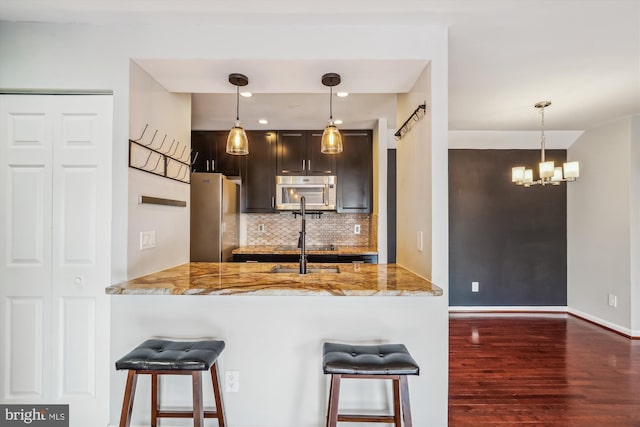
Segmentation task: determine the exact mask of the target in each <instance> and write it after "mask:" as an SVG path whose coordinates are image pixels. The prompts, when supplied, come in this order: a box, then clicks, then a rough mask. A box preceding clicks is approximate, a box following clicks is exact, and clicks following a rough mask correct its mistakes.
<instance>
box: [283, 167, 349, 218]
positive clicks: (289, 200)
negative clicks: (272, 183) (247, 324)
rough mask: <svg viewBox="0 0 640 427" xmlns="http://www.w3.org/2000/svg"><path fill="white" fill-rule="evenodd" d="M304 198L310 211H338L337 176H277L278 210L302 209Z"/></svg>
mask: <svg viewBox="0 0 640 427" xmlns="http://www.w3.org/2000/svg"><path fill="white" fill-rule="evenodd" d="M302 196H304V200H305V205H306V208H307V209H308V210H323V211H335V210H336V177H335V176H277V177H276V209H278V210H283V211H286V210H297V209H300V198H301V197H302Z"/></svg>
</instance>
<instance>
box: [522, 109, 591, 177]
mask: <svg viewBox="0 0 640 427" xmlns="http://www.w3.org/2000/svg"><path fill="white" fill-rule="evenodd" d="M549 105H551V101H540V102H538V103H536V104H535V107H536V108H539V109H540V112H541V115H542V136H541V137H540V163H539V165H538V170H539V175H540V178H539V179H537V180H535V181H534V180H533V169H527V168H526V167H525V166H516V167H514V168H511V181H512V182H513V183H514V184H516V185H522V186H524V187H531V186H532V185H547V184H551V185H560V183H561V182H571V181H575V180H576V178H578V177H580V165H579V163H578V162H566V163H565V164H564V165H562V167H560V166H558V167H555V165H554V164H553V161H550V162H548V161H546V159H545V156H544V149H545V146H544V145H545V137H544V109H545V107H548V106H549Z"/></svg>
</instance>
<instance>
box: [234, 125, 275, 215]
mask: <svg viewBox="0 0 640 427" xmlns="http://www.w3.org/2000/svg"><path fill="white" fill-rule="evenodd" d="M247 138H248V139H249V154H248V155H246V156H240V157H242V162H241V166H242V167H241V172H240V176H241V177H242V187H241V188H242V191H241V192H242V196H241V197H242V203H241V210H242V212H245V213H271V212H275V195H276V190H275V187H276V133H275V132H264V131H247Z"/></svg>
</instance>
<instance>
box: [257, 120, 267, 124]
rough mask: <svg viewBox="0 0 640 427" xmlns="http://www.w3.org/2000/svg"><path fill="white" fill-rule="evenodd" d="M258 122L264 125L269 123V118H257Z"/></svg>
mask: <svg viewBox="0 0 640 427" xmlns="http://www.w3.org/2000/svg"><path fill="white" fill-rule="evenodd" d="M258 123H260V124H261V125H266V124H268V123H269V120H267V119H259V120H258Z"/></svg>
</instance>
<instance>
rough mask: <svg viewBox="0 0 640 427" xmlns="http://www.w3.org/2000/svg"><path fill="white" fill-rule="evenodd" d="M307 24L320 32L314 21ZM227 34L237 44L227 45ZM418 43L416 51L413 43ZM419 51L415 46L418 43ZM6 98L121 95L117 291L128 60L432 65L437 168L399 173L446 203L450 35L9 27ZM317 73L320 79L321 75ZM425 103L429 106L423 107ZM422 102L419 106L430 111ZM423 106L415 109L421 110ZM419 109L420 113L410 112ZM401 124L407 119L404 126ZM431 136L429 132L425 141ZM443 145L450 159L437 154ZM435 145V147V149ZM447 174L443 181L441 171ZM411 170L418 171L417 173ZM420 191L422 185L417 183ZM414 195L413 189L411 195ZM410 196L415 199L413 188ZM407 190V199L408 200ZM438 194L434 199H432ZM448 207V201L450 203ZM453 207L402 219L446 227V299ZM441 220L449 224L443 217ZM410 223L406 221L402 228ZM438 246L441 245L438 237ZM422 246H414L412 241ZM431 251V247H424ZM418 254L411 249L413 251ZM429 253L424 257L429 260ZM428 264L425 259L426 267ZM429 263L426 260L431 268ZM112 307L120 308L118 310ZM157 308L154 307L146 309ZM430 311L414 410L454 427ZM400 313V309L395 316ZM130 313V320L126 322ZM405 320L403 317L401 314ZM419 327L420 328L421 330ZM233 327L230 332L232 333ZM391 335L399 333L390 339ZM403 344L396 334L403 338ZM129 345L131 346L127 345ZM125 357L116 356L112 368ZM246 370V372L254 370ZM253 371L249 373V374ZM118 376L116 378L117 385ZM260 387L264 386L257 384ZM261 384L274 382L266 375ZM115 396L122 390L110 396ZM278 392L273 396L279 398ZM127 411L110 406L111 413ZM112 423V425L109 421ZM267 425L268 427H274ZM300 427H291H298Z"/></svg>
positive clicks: (442, 249)
mask: <svg viewBox="0 0 640 427" xmlns="http://www.w3.org/2000/svg"><path fill="white" fill-rule="evenodd" d="M309 21H310V22H315V21H313V20H309ZM230 34H232V35H233V37H232V38H230ZM416 40H419V41H420V42H419V43H416V42H415V41H416ZM257 41H259V43H257ZM411 41H413V42H411ZM0 58H2V66H1V67H0V88H7V89H18V88H43V89H77V90H86V89H104V90H112V91H113V93H114V129H113V137H114V144H113V146H114V151H113V163H114V170H113V197H114V198H113V206H112V211H113V229H112V233H113V234H112V252H113V264H112V271H111V273H112V281H113V282H118V281H120V280H122V279H124V278H125V277H126V273H127V250H128V245H127V220H128V176H129V174H128V168H127V163H128V162H127V157H128V156H127V153H128V138H129V135H130V134H129V71H130V70H129V66H130V59H131V58H216V59H221V58H222V59H225V58H227V59H235V58H240V59H246V58H250V59H256V60H259V59H261V58H274V59H289V58H293V59H295V58H308V59H314V58H327V59H334V60H335V59H337V60H340V59H344V60H353V58H362V59H394V58H397V59H405V58H411V59H416V58H418V59H420V58H422V59H428V60H431V61H432V62H431V63H432V71H431V84H432V87H433V91H434V92H433V97H432V98H433V99H432V100H433V105H434V106H435V109H434V110H433V115H432V120H433V136H434V141H437V144H438V150H440V152H438V153H437V155H436V154H435V153H436V151H437V150H435V149H434V157H433V162H434V164H436V165H435V166H434V167H433V168H431V169H432V170H433V171H434V173H435V174H437V175H434V176H431V175H425V174H424V171H423V169H422V166H423V163H422V162H423V160H424V159H420V160H419V161H411V162H409V163H407V164H400V168H402V169H403V170H405V171H407V172H408V173H410V174H413V173H414V172H415V174H416V176H419V181H420V182H421V183H422V185H423V186H424V185H425V184H426V185H427V186H429V187H431V186H434V187H437V188H436V189H434V190H433V194H434V197H435V196H436V193H438V194H442V193H444V194H445V195H446V191H447V179H446V163H447V160H446V129H447V92H446V88H447V29H446V28H443V27H429V26H420V25H415V26H413V25H404V24H398V25H391V24H389V25H384V24H380V23H372V24H367V22H366V18H364V17H363V18H362V20H361V21H360V22H359V23H358V24H357V25H353V24H350V25H342V26H340V25H335V26H330V27H328V26H327V24H326V23H325V22H324V21H323V22H321V23H318V24H308V25H302V24H301V25H286V26H283V25H278V26H276V25H273V26H272V25H269V24H268V23H265V24H263V25H247V26H246V27H242V24H239V23H237V22H234V23H233V25H232V24H228V25H214V24H212V23H206V24H201V23H183V24H181V23H180V22H176V23H173V24H171V25H167V24H166V23H165V24H162V25H157V26H154V25H145V24H138V25H124V24H122V25H108V24H105V25H74V24H67V25H57V24H35V23H8V22H2V25H0ZM318 72H319V73H321V72H322V71H321V70H319V71H318ZM423 100H424V99H423ZM423 100H421V101H423ZM416 105H417V104H416ZM412 108H415V105H414V106H413V107H412ZM403 120H404V118H403ZM425 134H426V132H425ZM442 143H444V156H443V155H442V150H441V149H440V144H442ZM432 144H433V142H432ZM441 168H445V169H444V171H445V173H444V176H442V169H441ZM414 169H416V170H415V171H414ZM416 182H417V181H416ZM413 188H414V189H415V186H414V187H413ZM408 190H411V189H410V188H409V189H408ZM406 191H407V190H405V189H401V193H404V192H406ZM431 192H432V191H431V190H429V193H431ZM445 197H446V196H445ZM446 205H447V204H446V198H445V202H444V203H441V201H440V202H439V203H437V204H434V205H433V206H434V214H433V215H431V214H430V212H424V211H420V210H416V209H405V211H404V215H405V216H408V217H409V218H411V219H412V221H413V218H428V221H427V222H428V224H427V223H425V220H424V219H422V220H418V222H420V223H421V224H420V226H424V227H425V228H424V230H425V231H428V230H429V229H430V228H431V227H432V225H431V221H432V219H433V220H434V221H439V224H437V227H436V228H437V229H436V230H435V231H434V236H435V237H434V239H432V241H433V242H434V245H436V244H437V245H438V247H437V250H436V251H435V253H434V260H435V261H434V262H433V265H431V264H432V263H431V261H430V260H429V261H428V264H429V265H430V269H432V272H433V280H434V281H435V282H436V283H437V284H438V285H439V286H441V287H442V288H444V289H445V292H446V283H447V280H448V274H445V273H446V272H447V268H448V263H447V260H446V254H447V246H446V242H443V241H442V235H444V236H446V233H447V220H446ZM443 214H444V215H443ZM403 220H404V218H403ZM438 236H439V237H438ZM411 242H415V237H414V238H412V239H411ZM425 242H426V241H425ZM412 245H413V244H412ZM430 250H431V249H427V251H430ZM421 261H422V259H421ZM424 261H425V262H426V261H427V260H424ZM422 264H423V263H422V262H418V263H415V264H411V265H408V267H409V268H410V269H412V270H414V271H416V272H419V273H420V271H423V272H424V268H423V267H422ZM117 298H120V297H117V296H116V297H113V300H115V301H118V300H117ZM143 301H149V304H151V303H152V300H143ZM170 301H171V305H172V306H175V308H176V310H177V311H180V312H188V308H189V305H190V300H189V299H186V298H185V299H171V300H170ZM431 301H432V302H431V303H430V306H429V308H428V310H426V311H425V312H424V315H422V316H421V317H420V318H419V319H417V320H416V322H420V324H419V326H420V327H418V328H412V329H410V333H411V334H413V335H416V336H417V335H418V334H420V333H421V331H424V330H425V329H426V330H430V328H435V329H436V333H434V334H432V335H430V336H429V339H430V343H429V347H430V348H429V352H430V353H429V362H430V363H432V364H434V366H437V367H438V368H439V369H438V370H437V372H434V374H433V376H431V378H429V379H430V382H429V386H428V387H429V399H426V400H421V401H420V402H416V405H418V404H419V405H424V406H423V408H424V409H420V410H419V411H428V412H429V414H430V415H429V417H430V418H429V419H433V422H432V423H431V422H430V423H429V425H433V426H438V425H446V420H447V366H448V361H447V359H448V357H447V356H448V342H447V322H446V319H447V304H446V297H444V298H434V299H433V300H431ZM328 302H329V304H327V305H326V307H325V313H329V312H332V310H333V309H334V308H335V307H336V306H335V305H334V304H338V302H337V301H335V302H333V300H329V301H328ZM264 304H265V305H264V306H263V308H264V310H266V311H269V309H270V308H275V309H277V308H278V307H279V306H280V302H279V300H278V299H276V298H275V297H274V299H273V300H267V302H266V303H264ZM136 308H137V306H135V305H134V306H131V307H123V305H121V304H119V303H117V304H113V305H112V321H113V322H115V320H116V319H118V318H119V317H120V316H123V315H124V314H127V315H128V316H130V317H127V318H128V319H130V320H131V322H132V323H129V324H121V323H117V322H115V323H113V324H112V335H111V340H112V348H114V349H118V350H120V352H121V350H122V349H123V348H124V346H123V342H124V341H123V339H124V338H123V337H122V335H121V334H122V333H123V329H127V331H130V332H131V333H137V332H144V331H146V329H143V328H142V327H141V326H140V330H137V328H138V327H139V325H137V324H136V322H137V319H138V318H137V316H136V313H135V310H136ZM396 309H398V308H397V307H396ZM126 310H132V311H133V312H132V313H127V312H126ZM400 310H401V309H400ZM243 314H244V315H243V317H242V320H241V321H242V322H244V324H248V325H252V324H259V323H260V321H261V318H260V313H258V312H256V313H253V312H251V311H249V310H247V311H246V312H244V313H243ZM315 321H316V322H317V323H318V325H322V324H323V323H322V322H323V321H324V319H323V317H322V316H318V317H317V318H316V319H315ZM176 322H177V326H180V328H183V329H185V328H186V329H188V327H189V324H187V323H185V319H181V318H176ZM416 324H417V323H416ZM227 326H228V325H227ZM341 328H342V329H344V330H345V331H344V332H345V334H346V333H348V334H350V336H354V337H356V336H363V337H368V336H371V335H372V334H373V333H375V331H374V332H372V331H371V329H370V326H367V325H364V324H361V323H357V324H354V325H341ZM389 335H390V336H391V335H393V334H392V333H390V334H389ZM403 337H404V335H402V334H399V335H398V338H403ZM127 344H129V343H128V342H127ZM120 355H121V354H116V353H114V354H112V359H115V358H116V357H118V356H120ZM251 360H252V362H251V363H259V355H256V357H252V359H251ZM247 363H249V362H247ZM247 369H249V368H247ZM117 375H118V374H116V373H115V372H114V373H113V374H112V378H119V377H118V376H117ZM260 379H261V377H258V379H257V380H258V381H259V380H260ZM262 379H264V380H265V381H267V380H269V376H268V370H267V372H265V373H264V374H263V377H262ZM120 385H121V384H119V383H118V384H115V385H114V386H112V395H113V394H114V393H115V394H117V393H118V392H120V390H121V388H120ZM113 387H115V388H113ZM278 390H279V389H278V386H276V387H275V388H274V389H273V393H278ZM120 404H121V402H113V401H112V402H111V405H112V408H113V407H118V406H119V405H120ZM296 408H297V406H296V402H295V401H292V402H288V403H287V405H286V406H284V407H281V408H279V409H280V411H281V413H284V414H295V413H296V411H297V409H296ZM235 409H236V410H239V411H251V408H250V407H249V406H243V404H242V403H238V404H237V406H235ZM112 421H114V420H112ZM269 424H270V421H269V420H264V421H263V422H262V425H269ZM292 427H293V426H292Z"/></svg>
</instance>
